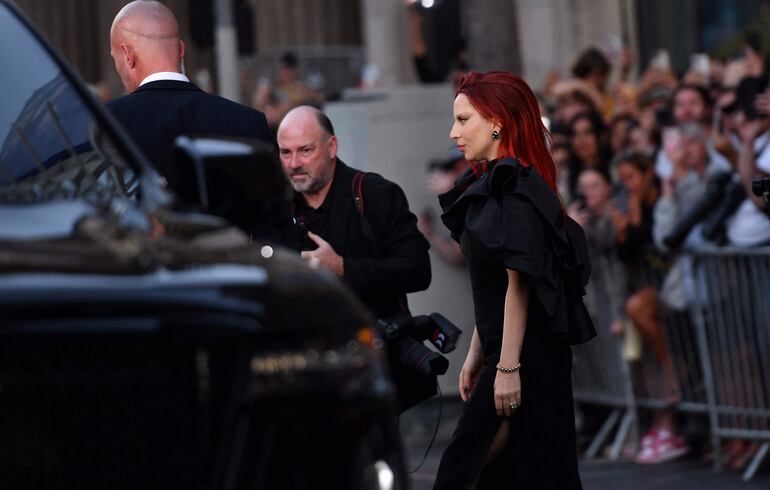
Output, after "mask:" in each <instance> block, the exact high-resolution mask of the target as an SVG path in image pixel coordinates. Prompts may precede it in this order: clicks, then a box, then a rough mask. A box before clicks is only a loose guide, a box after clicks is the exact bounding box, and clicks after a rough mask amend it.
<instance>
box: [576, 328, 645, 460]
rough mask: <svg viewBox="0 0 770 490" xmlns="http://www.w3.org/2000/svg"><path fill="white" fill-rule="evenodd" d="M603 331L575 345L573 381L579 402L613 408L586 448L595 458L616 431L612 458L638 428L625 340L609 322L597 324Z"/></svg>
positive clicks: (614, 457)
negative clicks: (608, 328) (624, 357)
mask: <svg viewBox="0 0 770 490" xmlns="http://www.w3.org/2000/svg"><path fill="white" fill-rule="evenodd" d="M597 330H599V335H597V336H596V337H595V338H594V339H592V340H591V341H590V342H587V343H585V344H581V345H576V346H574V347H573V348H572V358H573V364H572V377H573V381H572V385H573V395H574V398H575V401H576V402H577V403H587V404H595V405H601V406H607V407H611V408H612V412H610V415H609V417H607V419H606V420H605V421H604V423H603V424H602V426H601V428H600V429H599V432H598V433H597V434H596V435H595V436H594V438H593V440H592V441H591V444H590V445H589V446H588V449H587V450H586V453H585V457H586V458H589V459H592V458H595V457H596V455H597V454H598V453H599V451H600V450H601V448H602V447H603V446H604V443H605V442H606V440H607V438H608V437H609V436H610V435H611V434H612V432H613V431H616V432H615V438H614V440H613V442H612V446H611V448H610V453H609V457H610V459H617V458H618V457H619V456H620V453H621V450H622V448H623V443H624V442H625V441H626V440H627V439H628V436H629V434H630V432H631V430H633V429H634V422H635V420H636V409H635V404H634V395H633V392H632V390H631V378H630V373H629V370H628V365H627V364H626V362H625V360H624V359H623V355H622V348H621V340H620V339H619V338H618V337H615V336H614V335H612V334H610V332H609V331H608V330H607V328H606V325H604V326H602V325H597Z"/></svg>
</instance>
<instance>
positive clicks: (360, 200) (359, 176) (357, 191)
mask: <svg viewBox="0 0 770 490" xmlns="http://www.w3.org/2000/svg"><path fill="white" fill-rule="evenodd" d="M364 177H366V172H361V171H360V170H359V171H356V173H355V175H353V183H352V185H351V190H352V191H353V202H354V203H355V205H356V210H358V216H359V218H360V220H361V230H362V231H363V233H364V238H366V240H367V241H368V242H369V244H370V245H371V246H372V250H373V251H374V256H375V257H379V256H380V247H379V246H377V238H376V236H375V234H374V230H373V229H372V225H370V224H369V221H368V220H367V219H366V215H365V214H364V196H363V182H364Z"/></svg>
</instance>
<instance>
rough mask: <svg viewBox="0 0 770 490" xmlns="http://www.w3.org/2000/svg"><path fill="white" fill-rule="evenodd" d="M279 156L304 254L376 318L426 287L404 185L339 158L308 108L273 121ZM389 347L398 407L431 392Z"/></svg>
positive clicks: (424, 262)
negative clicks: (291, 191)
mask: <svg viewBox="0 0 770 490" xmlns="http://www.w3.org/2000/svg"><path fill="white" fill-rule="evenodd" d="M278 150H279V153H280V156H281V163H282V165H283V169H284V172H285V173H286V175H287V177H288V178H289V181H290V182H291V185H292V187H293V188H294V217H295V221H296V222H297V223H298V224H299V225H300V228H301V229H302V231H303V233H304V235H305V236H304V237H303V238H304V240H303V242H304V243H303V246H302V250H303V251H302V257H304V258H305V259H307V260H309V261H312V262H315V263H317V264H319V265H320V266H321V267H324V268H326V269H328V270H329V271H331V272H332V273H334V274H335V275H337V276H338V277H339V278H340V279H342V280H343V281H344V282H346V283H347V284H348V285H349V286H350V287H351V289H353V291H354V292H355V293H356V294H357V295H358V297H359V298H360V299H361V300H362V301H363V302H364V304H366V305H367V306H368V307H369V308H370V309H371V310H372V312H373V313H374V314H375V315H376V316H377V318H382V319H388V318H392V317H393V316H395V315H398V314H400V313H403V312H405V311H407V303H406V293H411V292H415V291H421V290H423V289H427V287H428V285H429V284H430V279H431V270H430V257H429V256H428V248H429V247H430V245H429V244H428V242H427V240H426V239H425V237H424V236H423V235H422V234H421V233H420V231H419V230H418V229H417V218H416V217H415V215H414V214H412V213H411V212H410V211H409V203H408V202H407V200H406V196H405V195H404V191H402V190H401V188H400V187H399V186H398V185H396V184H395V183H393V182H391V181H389V180H386V179H385V178H383V177H381V176H380V175H377V174H374V173H368V172H367V173H364V172H361V171H359V170H356V169H355V168H352V167H349V166H347V165H345V164H344V163H343V162H342V161H341V160H340V159H339V158H337V137H336V136H335V135H334V127H333V126H332V123H331V121H330V120H329V118H328V117H327V116H326V115H325V114H324V113H322V112H321V111H319V110H318V109H316V108H314V107H309V106H301V107H298V108H296V109H293V110H291V111H289V113H288V114H286V116H285V117H284V118H283V121H282V122H281V124H280V126H279V127H278ZM399 353H400V351H399V350H398V349H389V353H388V356H389V358H390V364H391V373H392V375H393V376H394V380H395V384H396V388H397V389H398V393H399V398H400V400H399V401H400V405H401V409H402V410H404V409H406V408H407V407H409V406H411V405H413V404H415V403H417V402H418V401H420V400H422V399H424V398H426V397H428V396H430V395H431V394H432V393H433V392H434V391H435V386H436V385H435V378H429V377H425V379H422V378H421V377H420V374H419V373H416V372H412V371H410V370H408V369H406V368H405V367H404V366H403V364H401V363H400V362H398V361H397V358H398V355H399Z"/></svg>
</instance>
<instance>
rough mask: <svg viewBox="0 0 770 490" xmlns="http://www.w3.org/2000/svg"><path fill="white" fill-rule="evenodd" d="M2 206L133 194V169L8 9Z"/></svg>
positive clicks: (2, 67) (3, 39) (2, 16)
mask: <svg viewBox="0 0 770 490" xmlns="http://www.w3.org/2000/svg"><path fill="white" fill-rule="evenodd" d="M0 73H2V74H3V90H2V91H0V203H3V204H22V203H33V202H46V201H53V200H72V199H95V200H104V199H109V198H111V197H117V196H122V197H133V196H135V195H136V193H137V192H138V188H139V185H138V180H139V179H138V176H137V175H136V173H135V172H133V171H132V170H131V168H130V167H129V165H127V164H126V161H125V159H124V158H123V157H122V156H121V155H120V154H119V153H118V151H117V150H116V149H115V147H114V145H113V144H112V142H111V140H110V138H109V137H108V136H107V135H106V134H104V132H103V131H102V128H101V127H100V125H99V123H98V121H97V120H96V119H95V117H94V115H93V114H92V113H91V111H90V110H89V109H88V106H87V105H86V103H85V101H84V99H83V98H82V97H81V96H80V94H79V93H78V92H77V90H76V88H75V87H74V86H73V84H72V83H71V82H70V80H69V79H68V78H67V77H66V76H65V74H64V73H63V72H62V70H61V68H60V67H59V66H58V65H57V63H56V62H55V61H54V60H53V59H52V58H51V56H50V55H49V54H48V52H47V51H46V50H45V48H44V47H43V46H41V45H40V43H39V42H38V40H37V39H36V38H35V37H34V36H33V35H32V34H31V33H30V32H29V31H28V28H27V27H26V25H24V24H23V23H22V22H21V21H20V20H19V19H18V18H17V17H16V16H15V15H14V14H13V13H12V12H11V11H10V10H9V9H8V7H7V6H3V5H1V4H0Z"/></svg>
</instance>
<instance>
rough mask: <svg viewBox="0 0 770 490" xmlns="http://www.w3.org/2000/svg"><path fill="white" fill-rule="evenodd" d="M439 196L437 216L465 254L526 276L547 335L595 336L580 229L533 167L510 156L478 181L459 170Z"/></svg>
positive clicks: (585, 248)
mask: <svg viewBox="0 0 770 490" xmlns="http://www.w3.org/2000/svg"><path fill="white" fill-rule="evenodd" d="M439 201H440V203H441V206H442V208H443V210H444V214H442V216H441V219H442V220H443V222H444V224H445V225H446V226H447V227H448V228H449V230H450V231H451V233H452V237H453V238H454V239H455V240H457V241H458V242H459V243H460V245H461V247H462V249H463V252H464V253H465V254H466V255H468V256H469V257H471V258H473V259H475V260H482V261H493V262H497V263H500V264H501V265H503V266H504V267H506V268H508V269H512V270H517V271H519V272H522V273H523V274H526V275H527V276H528V277H529V278H530V288H531V291H533V292H534V294H535V295H536V296H537V299H538V301H539V302H540V304H541V305H542V307H543V309H544V311H545V312H546V314H547V315H548V316H549V317H550V318H551V319H552V321H551V322H550V328H551V330H552V331H554V333H556V334H558V335H559V336H563V337H565V338H566V339H567V340H569V341H570V343H580V342H585V341H586V340H588V339H590V338H591V337H593V336H594V335H596V332H595V329H594V326H593V323H592V322H591V320H590V317H589V316H588V313H587V311H585V307H584V306H583V301H582V298H583V296H584V295H585V286H586V284H587V283H588V278H589V276H590V272H591V270H590V269H591V265H590V259H589V256H588V246H587V243H586V238H585V234H584V232H583V230H582V228H581V227H580V226H579V225H578V224H577V223H575V222H574V221H573V220H572V219H570V218H569V217H567V216H566V214H565V213H564V212H563V210H562V206H561V203H560V202H559V199H558V197H557V196H556V195H555V194H554V192H553V191H552V190H551V188H550V187H548V184H546V183H545V181H544V180H543V179H542V178H541V177H540V175H539V174H538V173H537V172H536V171H535V170H534V169H533V168H531V167H525V166H523V165H521V164H519V162H518V161H517V160H514V159H505V160H501V161H498V162H495V163H493V164H492V165H490V169H489V170H488V171H487V172H485V173H484V174H483V175H482V176H481V177H480V178H478V179H474V178H473V176H472V175H466V176H465V177H464V178H462V179H461V180H460V182H458V185H457V186H456V187H455V188H454V189H452V190H451V191H449V192H448V193H446V194H443V195H441V196H439Z"/></svg>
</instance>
